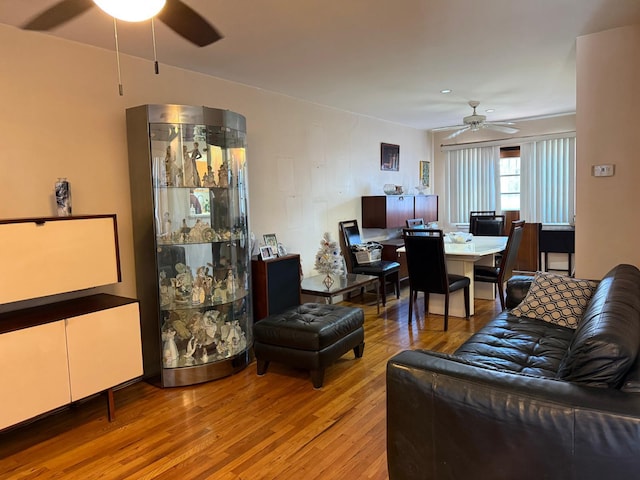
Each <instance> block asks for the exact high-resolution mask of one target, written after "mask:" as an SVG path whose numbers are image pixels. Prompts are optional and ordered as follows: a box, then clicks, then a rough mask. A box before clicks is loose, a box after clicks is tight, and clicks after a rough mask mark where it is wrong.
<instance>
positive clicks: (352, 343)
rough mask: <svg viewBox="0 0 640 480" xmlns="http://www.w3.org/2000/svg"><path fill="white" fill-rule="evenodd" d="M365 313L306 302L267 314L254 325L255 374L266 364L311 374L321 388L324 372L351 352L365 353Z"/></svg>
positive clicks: (263, 372) (264, 367) (336, 306)
mask: <svg viewBox="0 0 640 480" xmlns="http://www.w3.org/2000/svg"><path fill="white" fill-rule="evenodd" d="M363 324H364V312H363V311H362V309H361V308H355V307H342V306H339V305H324V304H319V303H305V304H303V305H299V306H296V307H291V308H288V309H287V310H285V311H284V312H282V313H278V314H275V315H270V316H268V317H266V318H265V319H263V320H260V321H259V322H256V323H255V325H254V326H253V335H254V351H255V355H256V360H257V362H258V375H264V374H265V373H266V372H267V368H268V367H269V362H271V361H274V362H279V363H284V364H287V365H291V366H292V367H297V368H305V369H308V370H310V371H311V380H312V382H313V386H314V387H315V388H320V387H322V382H323V380H324V369H325V368H326V367H327V366H329V365H331V364H332V363H333V362H335V361H336V360H337V359H338V358H340V357H341V356H342V355H344V354H345V353H347V352H348V351H349V350H351V349H353V352H354V353H355V355H356V358H360V357H362V353H363V351H364V327H363Z"/></svg>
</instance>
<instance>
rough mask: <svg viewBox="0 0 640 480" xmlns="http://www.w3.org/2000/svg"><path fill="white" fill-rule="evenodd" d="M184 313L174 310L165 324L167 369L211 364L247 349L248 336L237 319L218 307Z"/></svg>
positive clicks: (165, 364)
mask: <svg viewBox="0 0 640 480" xmlns="http://www.w3.org/2000/svg"><path fill="white" fill-rule="evenodd" d="M182 313H184V314H183V315H180V314H179V313H178V312H171V314H170V315H169V318H167V319H165V322H164V324H163V325H162V363H163V365H164V366H165V367H166V368H174V367H182V366H190V365H195V364H202V363H208V362H211V361H216V360H220V359H223V358H228V357H231V356H233V355H236V354H238V353H241V352H243V351H244V350H246V349H247V337H246V334H245V332H244V331H243V330H242V327H241V326H240V322H239V321H238V320H232V321H228V320H226V318H227V314H225V313H222V312H220V311H219V310H207V311H205V312H200V311H198V310H196V311H192V310H187V311H185V312H182ZM244 320H245V321H246V318H245V319H244ZM178 344H180V345H181V346H183V348H182V349H180V348H178Z"/></svg>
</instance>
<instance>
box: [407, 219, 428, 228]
mask: <svg viewBox="0 0 640 480" xmlns="http://www.w3.org/2000/svg"><path fill="white" fill-rule="evenodd" d="M420 225H424V218H407V228H415V227H419V226H420Z"/></svg>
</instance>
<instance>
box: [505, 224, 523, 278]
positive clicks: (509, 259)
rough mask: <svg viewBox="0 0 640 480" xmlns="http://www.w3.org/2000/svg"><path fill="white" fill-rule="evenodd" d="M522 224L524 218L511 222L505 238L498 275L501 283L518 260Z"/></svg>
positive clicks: (509, 276)
mask: <svg viewBox="0 0 640 480" xmlns="http://www.w3.org/2000/svg"><path fill="white" fill-rule="evenodd" d="M524 224H525V221H524V220H516V221H514V222H511V230H510V232H509V240H507V246H506V248H505V249H504V253H503V254H502V261H501V262H500V276H501V277H502V282H503V283H504V282H506V281H507V280H509V279H510V278H511V277H512V276H513V269H514V268H515V266H516V261H517V260H518V251H519V250H520V243H521V242H522V234H523V233H524Z"/></svg>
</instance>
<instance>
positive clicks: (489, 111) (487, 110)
mask: <svg viewBox="0 0 640 480" xmlns="http://www.w3.org/2000/svg"><path fill="white" fill-rule="evenodd" d="M485 112H487V113H492V112H495V109H493V108H487V109H486V110H485Z"/></svg>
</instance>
